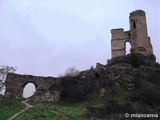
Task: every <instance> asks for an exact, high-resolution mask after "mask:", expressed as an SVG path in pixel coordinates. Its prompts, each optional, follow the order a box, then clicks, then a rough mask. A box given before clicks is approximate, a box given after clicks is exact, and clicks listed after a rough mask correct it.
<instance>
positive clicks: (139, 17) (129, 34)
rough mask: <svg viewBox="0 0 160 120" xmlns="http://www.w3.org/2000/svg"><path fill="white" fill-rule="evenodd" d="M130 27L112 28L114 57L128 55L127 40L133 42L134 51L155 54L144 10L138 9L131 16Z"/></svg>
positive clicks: (132, 49)
mask: <svg viewBox="0 0 160 120" xmlns="http://www.w3.org/2000/svg"><path fill="white" fill-rule="evenodd" d="M129 23H130V29H129V31H124V29H123V28H118V29H112V30H111V34H112V38H111V49H112V58H114V57H120V56H125V55H126V45H125V44H126V42H129V43H130V44H131V50H130V51H132V53H141V54H143V55H146V56H148V55H150V54H153V49H152V44H151V42H150V37H149V36H148V32H147V23H146V16H145V12H144V11H143V10H136V11H133V12H131V13H130V16H129Z"/></svg>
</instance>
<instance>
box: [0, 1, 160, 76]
mask: <svg viewBox="0 0 160 120" xmlns="http://www.w3.org/2000/svg"><path fill="white" fill-rule="evenodd" d="M159 6H160V2H159V0H0V56H1V59H0V65H10V66H16V67H17V73H21V74H32V75H40V76H58V75H59V74H61V73H64V71H65V70H66V69H67V68H68V67H70V66H75V67H76V68H77V69H79V70H85V69H89V68H90V67H91V66H95V65H96V63H97V62H99V63H102V64H106V63H107V59H110V58H111V47H110V43H111V33H110V30H111V29H113V28H120V27H122V28H124V29H125V30H129V13H130V12H132V11H134V10H137V9H142V10H144V11H145V12H146V16H147V24H148V34H149V36H150V37H151V42H152V45H153V48H154V53H155V55H156V56H157V61H158V62H160V55H159V48H160V8H159Z"/></svg>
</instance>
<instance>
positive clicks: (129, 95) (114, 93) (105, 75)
mask: <svg viewBox="0 0 160 120" xmlns="http://www.w3.org/2000/svg"><path fill="white" fill-rule="evenodd" d="M138 56H139V55H138ZM138 56H136V59H135V55H134V56H132V55H131V56H126V57H125V58H118V59H114V60H111V61H109V62H110V63H109V64H108V65H101V64H97V66H96V68H94V69H90V70H86V71H82V72H80V74H79V75H78V76H75V77H63V78H61V80H62V83H61V84H60V88H59V89H58V90H60V91H61V101H60V102H58V103H53V102H34V101H30V103H31V104H33V105H34V107H33V108H31V109H29V110H28V111H27V112H25V113H23V114H21V115H20V116H18V117H17V118H16V120H106V119H107V120H110V119H112V120H125V119H126V118H125V113H139V114H149V113H154V114H158V113H160V102H159V101H160V65H159V64H158V63H155V60H154V59H153V58H154V56H151V57H149V58H148V59H147V58H146V57H144V56H141V57H138ZM57 87H59V86H57ZM50 89H51V90H52V89H53V90H54V89H55V86H53V87H52V88H50ZM22 108H24V105H22V104H21V101H19V100H15V99H9V98H5V99H2V100H0V114H1V116H0V120H5V119H7V118H9V117H10V116H11V115H13V114H14V113H16V112H17V111H20V110H21V109H22ZM159 116H160V114H159ZM142 119H143V118H142Z"/></svg>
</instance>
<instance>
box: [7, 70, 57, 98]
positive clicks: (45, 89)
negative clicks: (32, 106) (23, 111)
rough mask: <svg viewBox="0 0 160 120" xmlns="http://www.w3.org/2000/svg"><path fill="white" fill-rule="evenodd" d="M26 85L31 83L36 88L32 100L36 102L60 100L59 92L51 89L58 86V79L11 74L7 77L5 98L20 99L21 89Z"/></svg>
mask: <svg viewBox="0 0 160 120" xmlns="http://www.w3.org/2000/svg"><path fill="white" fill-rule="evenodd" d="M28 83H33V84H34V85H35V87H36V92H35V93H34V95H33V96H32V99H34V100H36V101H58V100H59V99H60V91H58V90H53V89H51V87H53V86H55V87H57V86H58V85H59V83H60V79H57V78H53V77H40V76H32V75H20V74H13V73H9V74H8V75H7V78H6V92H5V97H13V98H19V99H22V98H23V96H22V95H23V89H24V87H25V86H26V85H27V84H28Z"/></svg>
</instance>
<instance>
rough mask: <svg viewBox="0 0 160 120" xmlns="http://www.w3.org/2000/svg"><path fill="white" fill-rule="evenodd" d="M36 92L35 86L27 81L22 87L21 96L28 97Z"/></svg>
mask: <svg viewBox="0 0 160 120" xmlns="http://www.w3.org/2000/svg"><path fill="white" fill-rule="evenodd" d="M35 92H36V87H35V85H34V84H33V83H28V84H26V85H25V87H24V89H23V98H28V97H31V96H32V95H34V93H35Z"/></svg>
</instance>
